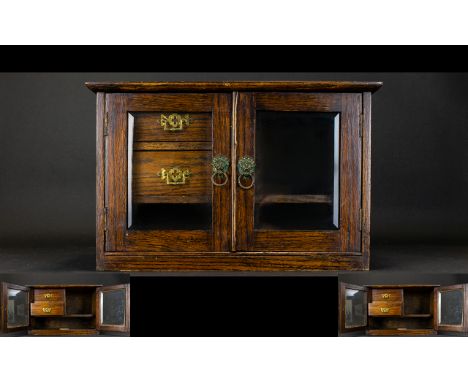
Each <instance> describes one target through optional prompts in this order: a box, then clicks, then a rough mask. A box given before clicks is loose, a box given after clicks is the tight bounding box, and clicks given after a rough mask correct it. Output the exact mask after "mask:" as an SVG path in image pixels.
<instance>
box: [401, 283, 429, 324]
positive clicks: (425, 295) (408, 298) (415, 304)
mask: <svg viewBox="0 0 468 382" xmlns="http://www.w3.org/2000/svg"><path fill="white" fill-rule="evenodd" d="M403 299H404V315H405V316H418V315H420V316H424V315H428V316H430V317H432V315H433V305H434V290H433V288H432V287H431V288H424V287H421V288H406V289H405V290H404V294H403Z"/></svg>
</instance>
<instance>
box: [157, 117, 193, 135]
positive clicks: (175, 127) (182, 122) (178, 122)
mask: <svg viewBox="0 0 468 382" xmlns="http://www.w3.org/2000/svg"><path fill="white" fill-rule="evenodd" d="M189 124H190V115H189V114H184V115H181V114H177V113H173V114H169V115H166V114H161V126H162V127H163V128H164V130H166V131H180V130H183V129H184V126H185V127H187V126H189Z"/></svg>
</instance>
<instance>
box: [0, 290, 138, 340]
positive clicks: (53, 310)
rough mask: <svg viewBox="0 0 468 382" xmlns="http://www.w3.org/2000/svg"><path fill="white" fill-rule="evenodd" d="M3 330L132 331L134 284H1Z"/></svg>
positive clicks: (52, 332) (37, 332) (67, 333)
mask: <svg viewBox="0 0 468 382" xmlns="http://www.w3.org/2000/svg"><path fill="white" fill-rule="evenodd" d="M0 310H1V327H0V328H1V332H2V333H13V332H18V333H20V334H29V335H34V336H83V335H99V334H105V333H108V334H117V333H119V334H124V335H128V334H130V285H129V284H120V285H110V286H98V285H34V286H20V285H15V284H11V283H5V282H3V283H2V284H1V308H0Z"/></svg>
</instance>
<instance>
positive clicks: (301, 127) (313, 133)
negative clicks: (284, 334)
mask: <svg viewBox="0 0 468 382" xmlns="http://www.w3.org/2000/svg"><path fill="white" fill-rule="evenodd" d="M87 86H88V87H89V88H90V89H91V90H93V91H94V92H96V93H97V227H96V229H97V240H96V245H97V268H98V269H99V270H125V271H129V270H131V271H134V270H171V271H176V270H267V271H275V270H279V271H283V270H318V269H334V270H339V269H346V270H358V269H368V268H369V243H370V234H369V231H370V124H371V120H370V118H371V93H372V92H374V91H376V90H377V89H378V88H379V87H380V86H381V83H378V82H376V83H368V82H365V83H364V82H231V83H226V82H215V83H87Z"/></svg>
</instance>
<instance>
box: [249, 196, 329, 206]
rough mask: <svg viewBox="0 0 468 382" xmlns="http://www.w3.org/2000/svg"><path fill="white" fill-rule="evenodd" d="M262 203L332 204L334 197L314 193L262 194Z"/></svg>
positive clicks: (260, 201) (260, 198) (260, 200)
mask: <svg viewBox="0 0 468 382" xmlns="http://www.w3.org/2000/svg"><path fill="white" fill-rule="evenodd" d="M258 203H260V204H276V203H285V204H286V203H292V204H294V203H297V204H302V203H319V204H332V203H333V199H332V197H331V195H313V194H301V195H288V194H284V195H282V194H277V195H275V194H273V195H265V196H260V197H259V198H258Z"/></svg>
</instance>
